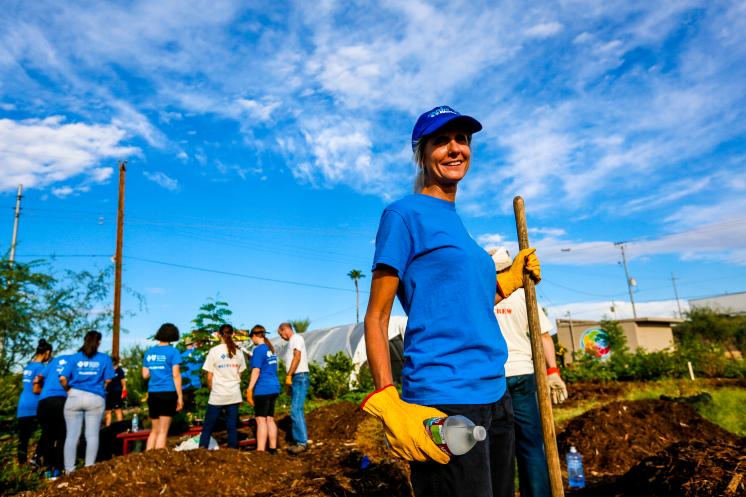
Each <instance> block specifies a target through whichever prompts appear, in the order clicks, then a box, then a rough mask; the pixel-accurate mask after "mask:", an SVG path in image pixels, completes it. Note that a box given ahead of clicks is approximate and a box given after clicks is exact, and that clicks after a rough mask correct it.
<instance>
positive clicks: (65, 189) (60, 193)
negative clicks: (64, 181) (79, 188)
mask: <svg viewBox="0 0 746 497" xmlns="http://www.w3.org/2000/svg"><path fill="white" fill-rule="evenodd" d="M74 191H75V190H74V189H73V188H72V187H71V186H61V187H59V188H52V195H54V196H55V197H59V198H65V197H67V196H69V195H71V194H72V193H73V192H74Z"/></svg>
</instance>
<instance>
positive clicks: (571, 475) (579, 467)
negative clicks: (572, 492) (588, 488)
mask: <svg viewBox="0 0 746 497" xmlns="http://www.w3.org/2000/svg"><path fill="white" fill-rule="evenodd" d="M567 476H568V479H569V480H570V488H583V487H585V474H584V473H583V456H581V455H580V452H578V449H576V448H575V447H574V446H573V447H570V452H568V453H567Z"/></svg>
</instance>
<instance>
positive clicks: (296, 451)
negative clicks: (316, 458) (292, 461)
mask: <svg viewBox="0 0 746 497" xmlns="http://www.w3.org/2000/svg"><path fill="white" fill-rule="evenodd" d="M307 449H308V448H307V447H306V446H305V445H303V444H296V445H293V446H292V447H289V448H288V452H289V453H291V454H293V455H294V456H295V455H298V454H300V453H301V452H305V451H306V450H307Z"/></svg>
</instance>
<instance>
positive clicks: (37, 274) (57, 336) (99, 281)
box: [0, 259, 144, 374]
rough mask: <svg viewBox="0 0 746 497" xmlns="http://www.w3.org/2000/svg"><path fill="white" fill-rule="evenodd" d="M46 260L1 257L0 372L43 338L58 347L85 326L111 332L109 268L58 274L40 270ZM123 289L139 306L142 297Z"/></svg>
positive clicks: (15, 363)
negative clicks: (25, 261)
mask: <svg viewBox="0 0 746 497" xmlns="http://www.w3.org/2000/svg"><path fill="white" fill-rule="evenodd" d="M45 265H46V263H45V262H44V261H41V260H39V261H33V262H30V263H21V262H17V261H16V262H14V263H11V262H10V261H8V260H7V259H2V260H0V374H4V373H8V372H9V371H11V370H12V369H13V368H14V367H16V366H18V365H20V364H22V363H23V362H24V361H25V360H27V359H28V358H29V357H30V356H31V354H32V353H33V350H34V348H35V347H36V343H37V341H38V339H39V338H41V337H44V338H46V339H47V341H49V342H50V343H51V344H52V345H53V346H54V348H55V350H61V349H66V348H70V347H71V346H73V345H75V344H76V343H77V342H78V341H79V340H81V339H82V337H83V333H84V332H85V331H86V330H90V329H97V330H99V331H101V332H102V333H108V332H110V331H111V322H112V308H111V289H112V276H113V271H112V268H107V269H104V270H102V271H100V272H98V273H95V272H90V271H81V272H74V271H64V272H63V273H62V276H60V277H57V276H55V275H53V274H51V273H48V272H46V271H42V269H44V267H45ZM127 291H128V292H129V293H130V294H131V295H133V296H134V297H135V299H136V300H137V301H138V306H139V307H138V308H142V306H143V305H144V300H143V299H142V296H140V295H139V294H138V293H136V292H132V291H131V290H127ZM129 314H132V313H129Z"/></svg>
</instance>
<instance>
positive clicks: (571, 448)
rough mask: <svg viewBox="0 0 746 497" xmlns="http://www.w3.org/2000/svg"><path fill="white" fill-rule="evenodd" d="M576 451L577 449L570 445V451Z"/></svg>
mask: <svg viewBox="0 0 746 497" xmlns="http://www.w3.org/2000/svg"><path fill="white" fill-rule="evenodd" d="M577 451H578V449H576V448H575V446H574V445H571V446H570V452H572V453H575V452H577Z"/></svg>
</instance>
